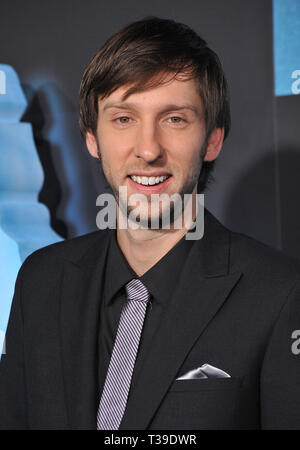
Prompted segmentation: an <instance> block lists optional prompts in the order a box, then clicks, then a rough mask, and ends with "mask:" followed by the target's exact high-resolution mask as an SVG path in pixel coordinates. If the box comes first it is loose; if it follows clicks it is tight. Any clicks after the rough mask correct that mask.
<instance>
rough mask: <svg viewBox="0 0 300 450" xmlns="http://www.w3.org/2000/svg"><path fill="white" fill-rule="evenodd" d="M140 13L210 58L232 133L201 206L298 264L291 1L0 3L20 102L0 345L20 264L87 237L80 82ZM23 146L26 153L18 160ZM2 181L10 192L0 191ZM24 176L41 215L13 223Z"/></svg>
mask: <svg viewBox="0 0 300 450" xmlns="http://www.w3.org/2000/svg"><path fill="white" fill-rule="evenodd" d="M148 15H157V16H160V17H164V18H171V19H175V20H177V21H180V22H183V23H186V24H188V25H189V26H191V27H192V28H193V29H194V30H195V31H197V32H198V33H199V34H200V35H201V36H202V37H203V38H204V39H205V40H207V42H208V45H209V46H210V47H211V48H212V49H214V50H215V51H216V52H217V54H218V55H219V57H220V59H221V62H222V64H223V67H224V70H225V73H226V75H227V79H228V83H229V88H230V97H231V110H232V129H231V133H230V135H229V137H228V139H227V140H226V142H225V145H224V147H223V150H222V152H221V155H220V157H219V159H218V161H217V164H216V169H215V171H214V182H213V183H211V184H210V186H209V188H208V190H207V192H206V196H205V204H206V206H207V208H208V209H209V210H210V211H211V212H212V213H214V214H215V216H216V217H217V218H218V219H219V220H220V221H221V222H222V223H223V224H224V225H226V226H228V227H229V228H231V229H233V230H235V231H239V232H242V233H245V234H248V235H250V236H252V237H254V238H256V239H259V240H260V241H262V242H265V243H267V244H269V245H272V246H273V247H277V248H280V249H282V250H283V251H285V252H286V253H289V254H291V255H294V256H296V257H300V212H298V193H300V123H299V119H300V96H299V95H298V94H299V93H300V0H273V2H272V0H251V1H247V0H226V1H224V0H197V1H195V0H185V1H182V0H164V1H161V0H152V1H151V2H141V1H140V0H127V1H126V2H124V1H120V0H114V1H113V2H107V1H106V0H105V1H104V0H60V1H58V0H43V1H39V0H27V1H26V2H24V1H23V0H10V1H9V2H8V1H7V2H4V1H2V2H1V3H0V64H4V65H9V66H11V67H12V68H13V69H14V70H15V71H16V74H17V75H18V77H19V82H20V85H21V89H22V91H23V93H24V98H25V101H24V102H23V103H22V101H21V100H20V97H18V99H17V100H16V99H14V100H13V101H15V102H18V101H19V102H20V101H21V103H22V105H23V106H22V107H21V109H20V108H19V116H20V117H18V114H16V115H15V116H14V118H13V121H15V122H18V124H17V125H15V126H17V128H16V130H17V131H14V132H13V133H12V132H11V131H10V132H9V133H10V135H11V134H12V135H13V137H14V139H17V140H18V142H17V141H14V140H10V141H9V142H10V144H8V140H7V138H6V137H5V136H7V133H8V131H7V130H8V125H3V126H2V128H1V126H0V163H1V164H2V168H0V284H1V286H0V302H1V303H0V330H2V335H3V330H4V329H5V327H6V321H7V317H8V312H9V307H10V301H11V296H12V293H13V284H14V280H15V276H16V273H17V270H18V268H19V266H20V264H21V260H22V259H24V255H25V256H26V254H28V253H30V251H32V250H33V249H34V247H38V246H41V245H46V244H47V243H51V242H54V241H55V240H60V239H65V238H71V237H74V236H78V235H81V234H84V233H87V232H90V231H93V230H96V222H95V219H96V214H97V212H98V207H96V197H97V196H98V195H99V194H101V193H102V192H104V191H109V187H108V186H107V184H106V182H105V180H104V178H103V174H102V172H101V167H100V165H99V164H98V163H97V161H96V160H94V159H93V158H92V157H90V156H89V154H88V152H87V150H86V147H85V144H84V142H83V141H82V139H81V137H80V133H79V129H78V90H79V84H80V80H81V77H82V74H83V71H84V68H85V66H86V64H87V63H88V61H89V59H90V58H91V56H92V55H93V54H94V53H95V51H96V50H97V49H98V48H99V47H100V46H101V45H102V44H103V43H104V41H105V40H106V39H107V38H108V37H109V36H110V35H111V34H113V33H115V32H116V31H118V30H119V29H120V28H121V27H123V26H124V25H126V24H127V23H129V22H131V21H134V20H137V19H140V18H142V17H144V16H148ZM5 67H6V66H2V71H1V67H0V125H1V120H2V122H3V123H5V122H7V118H6V116H5V114H6V113H5V111H8V109H7V108H8V106H7V104H6V103H5V100H4V99H5V98H8V97H5V95H9V92H8V91H7V92H6V93H5V94H4V87H5V86H4V85H5V82H6V80H5ZM7 70H8V69H7ZM7 79H8V78H7ZM16 84H17V81H16ZM1 89H2V90H1ZM18 95H21V94H18ZM1 102H2V103H1ZM5 108H6V109H5ZM20 111H21V113H20ZM23 123H24V124H25V123H27V124H30V125H29V126H30V127H31V129H32V142H30V144H29V143H28V142H29V140H30V139H31V138H30V136H29V137H28V136H27V137H26V139H27V141H26V145H25V141H24V140H23V139H25V138H23V137H22V140H20V139H21V137H20V136H21V134H20V135H19V131H18V130H21V128H22V124H23ZM1 130H2V137H1ZM10 130H11V128H10ZM20 133H21V132H20ZM14 142H16V143H14ZM22 142H24V146H26V148H29V149H30V151H29V150H28V154H27V153H26V155H25V156H26V157H25V156H24V154H25V153H24V151H22ZM10 149H11V151H10ZM1 154H2V158H1ZM3 155H5V157H4V156H3ZM22 158H23V159H22ZM20 161H23V163H22V167H21V168H20V167H18V166H19V165H20V164H19V163H20ZM25 161H26V163H25ZM24 167H26V173H24V170H25V169H24ZM34 167H35V168H34ZM22 168H23V169H22ZM39 170H40V172H41V174H42V177H40V175H38V173H39ZM7 173H9V174H10V178H9V180H10V181H9V186H10V187H9V188H8V184H7V181H5V182H4V181H3V180H6V178H5V176H7ZM20 173H22V175H21V176H22V183H21V184H19V185H18V188H17V189H16V188H15V187H14V180H17V179H19V178H20ZM5 174H6V175H5ZM31 174H32V175H31ZM32 176H33V177H34V179H35V180H37V181H36V182H35V185H34V186H35V187H34V188H32V187H31V188H30V189H31V191H30V192H31V193H32V192H33V191H34V195H33V194H32V196H31V197H30V198H31V200H30V202H31V203H30V205H31V206H30V207H31V208H33V206H32V203H34V202H35V203H36V205H35V207H36V208H37V205H38V207H39V208H38V209H35V211H36V213H35V214H33V213H32V212H30V211H33V209H30V208H29V206H28V207H27V209H26V208H25V211H24V209H22V217H23V219H21V218H20V219H19V221H18V219H17V218H16V215H15V214H14V213H13V212H12V211H15V210H16V208H17V206H16V207H15V208H14V205H19V206H18V207H20V204H21V202H23V201H24V196H22V192H23V191H24V192H25V191H26V192H27V190H28V189H29V188H28V183H29V181H30V179H31V177H32ZM1 177H2V182H1ZM39 177H40V178H39ZM8 190H11V191H13V194H11V192H8ZM16 190H17V191H18V192H17V194H16ZM26 198H27V197H26ZM1 201H2V207H1ZM28 205H29V203H28ZM23 206H24V205H23ZM40 206H42V209H43V214H44V215H43V217H44V219H43V221H42V223H39V226H38V227H36V228H30V227H29V228H28V230H29V231H28V232H27V234H24V233H23V232H22V231H18V230H16V228H21V226H22V224H24V216H26V211H28V217H27V219H28V220H29V222H30V221H31V222H30V223H29V225H30V224H33V222H34V221H35V220H36V219H35V218H37V217H41V216H40V214H42V213H40V211H42V210H41V209H40ZM46 208H47V213H46V212H45V209H46ZM47 214H48V216H47ZM19 217H21V216H19ZM47 217H48V218H47ZM16 220H17V224H16ZM28 220H27V222H28ZM13 222H14V223H13ZM27 225H28V223H27ZM11 230H13V231H11ZM1 233H2V234H1ZM30 233H31V234H30ZM20 234H21V235H22V236H21V237H20ZM1 236H2V237H1ZM37 236H42V238H41V239H40V240H39V239H37ZM1 239H2V240H1ZM30 240H32V242H30ZM22 246H23V247H22ZM24 246H25V247H24ZM24 248H26V251H25V250H24ZM22 249H23V253H22ZM22 255H23V256H22ZM8 274H9V276H8ZM37 282H38V280H37ZM0 337H1V332H0Z"/></svg>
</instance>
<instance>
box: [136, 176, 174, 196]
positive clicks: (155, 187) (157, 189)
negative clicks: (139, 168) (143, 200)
mask: <svg viewBox="0 0 300 450" xmlns="http://www.w3.org/2000/svg"><path fill="white" fill-rule="evenodd" d="M133 177H139V179H140V181H142V179H143V178H147V181H148V183H149V180H150V181H151V183H153V180H151V178H155V180H156V179H157V177H154V176H153V177H143V176H141V175H136V176H134V175H132V176H128V182H129V185H130V186H131V187H132V188H133V189H134V190H135V191H137V192H140V193H142V194H159V193H161V192H163V191H164V190H165V189H166V187H167V186H168V184H169V183H170V182H171V180H172V178H173V177H172V175H161V176H160V177H164V178H165V179H164V181H159V183H158V184H156V182H155V184H148V185H147V184H142V183H141V182H140V183H139V182H138V180H136V181H134V179H132V178H133ZM166 177H167V178H166ZM144 182H146V180H144Z"/></svg>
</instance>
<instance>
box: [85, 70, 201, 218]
mask: <svg viewBox="0 0 300 450" xmlns="http://www.w3.org/2000/svg"><path fill="white" fill-rule="evenodd" d="M127 89H128V86H123V87H120V88H119V89H117V90H116V91H115V92H113V93H112V94H111V95H110V96H108V97H107V98H105V99H103V100H99V103H98V124H97V142H96V143H95V139H93V138H94V137H93V136H92V135H89V136H88V137H87V145H88V148H89V151H90V153H91V154H92V155H93V156H97V147H96V146H97V143H98V151H99V152H100V154H101V160H102V166H103V171H104V174H105V176H106V179H107V181H108V183H109V184H110V186H111V188H112V190H113V192H114V193H115V196H116V199H117V201H118V202H119V201H121V200H120V199H119V198H118V190H119V187H120V186H126V187H127V197H129V196H130V195H131V194H136V193H141V194H144V195H146V196H147V200H148V201H147V203H148V205H144V207H145V208H146V207H147V211H148V212H149V214H150V208H149V201H150V195H151V194H163V193H164V194H168V195H169V196H171V195H172V194H175V193H177V194H178V193H179V194H180V195H181V196H183V194H191V193H193V192H194V193H195V192H196V189H197V181H198V178H199V174H200V171H201V166H202V159H203V153H205V150H206V149H205V148H204V145H205V137H206V129H205V120H204V112H203V105H202V100H201V98H200V96H199V93H198V90H197V84H196V81H195V80H185V81H182V80H177V79H174V80H172V81H169V82H168V83H166V84H163V85H160V86H158V87H155V88H151V89H149V90H146V91H144V92H137V93H134V94H132V95H130V96H129V97H128V98H127V99H126V100H123V95H124V93H125V92H126V91H127ZM163 208H164V206H163V204H162V205H161V209H160V215H161V213H162V210H163ZM129 210H130V208H129ZM127 212H128V211H127ZM148 218H149V216H148Z"/></svg>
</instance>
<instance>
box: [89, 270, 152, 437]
mask: <svg viewBox="0 0 300 450" xmlns="http://www.w3.org/2000/svg"><path fill="white" fill-rule="evenodd" d="M126 293H127V300H128V301H127V302H126V304H125V305H124V307H123V310H122V313H121V317H120V321H119V325H118V331H117V335H116V339H115V342H114V347H113V351H112V355H111V358H110V362H109V366H108V370H107V374H106V379H105V383H104V388H103V392H102V396H101V400H100V404H99V409H98V414H97V429H98V430H118V429H119V426H120V423H121V420H122V417H123V415H124V412H125V408H126V403H127V398H128V393H129V389H130V384H131V378H132V373H133V369H134V364H135V360H136V355H137V351H138V348H139V343H140V337H141V333H142V328H143V323H144V318H145V314H146V309H147V304H148V301H149V296H150V295H149V291H148V289H147V288H146V287H145V286H144V285H143V283H142V282H141V281H140V280H138V279H133V280H131V281H130V282H129V283H127V284H126Z"/></svg>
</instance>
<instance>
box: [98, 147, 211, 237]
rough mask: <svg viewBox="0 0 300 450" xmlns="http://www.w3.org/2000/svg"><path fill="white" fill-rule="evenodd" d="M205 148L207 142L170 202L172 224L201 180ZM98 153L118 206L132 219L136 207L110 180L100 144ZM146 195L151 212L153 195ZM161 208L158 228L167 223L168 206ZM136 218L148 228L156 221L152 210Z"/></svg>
mask: <svg viewBox="0 0 300 450" xmlns="http://www.w3.org/2000/svg"><path fill="white" fill-rule="evenodd" d="M205 149H206V142H205V143H204V145H203V146H202V148H201V151H200V152H199V158H198V160H197V162H196V164H195V166H194V167H193V170H192V173H191V174H190V176H189V177H187V178H186V180H185V182H184V184H183V186H182V188H181V189H180V191H179V192H176V194H179V196H177V198H176V200H175V201H171V202H170V213H169V217H170V225H171V226H172V225H173V224H174V222H175V221H176V219H177V217H178V216H179V215H180V214H181V215H182V214H183V212H184V207H185V203H184V196H185V195H186V194H192V192H193V190H194V188H195V185H196V184H197V182H198V180H199V177H200V173H201V168H202V163H203V157H204V154H205ZM97 153H98V158H99V161H100V162H102V169H103V174H104V176H105V178H106V181H107V183H108V184H109V186H110V188H111V190H112V191H113V194H114V197H115V200H116V203H117V205H118V208H119V209H120V211H121V213H122V214H123V216H124V217H127V220H130V218H131V217H132V212H133V211H134V209H135V206H130V205H128V199H127V201H124V199H123V198H122V197H120V195H119V187H118V188H116V186H115V185H114V184H113V183H112V182H111V181H110V177H109V176H108V174H109V171H108V170H107V169H106V167H105V163H104V161H103V158H102V157H101V152H100V147H99V144H98V145H97ZM173 194H175V193H173ZM146 197H148V202H147V208H148V212H149V211H151V206H150V205H151V197H150V195H146ZM159 209H160V211H159V217H158V218H157V219H155V221H156V222H157V225H158V229H162V228H163V227H164V223H165V214H166V211H165V209H166V208H165V209H163V207H160V208H159ZM135 220H136V221H137V223H139V224H140V225H141V227H142V228H146V229H148V228H151V225H152V221H154V219H153V218H152V220H151V212H150V214H149V213H148V215H147V217H146V218H144V217H141V216H137V218H136V219H135Z"/></svg>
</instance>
